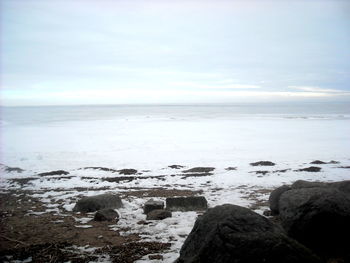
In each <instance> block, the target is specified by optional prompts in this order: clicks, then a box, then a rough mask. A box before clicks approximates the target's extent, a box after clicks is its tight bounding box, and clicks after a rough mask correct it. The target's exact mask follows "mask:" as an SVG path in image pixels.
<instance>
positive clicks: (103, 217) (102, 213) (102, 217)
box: [94, 208, 119, 222]
mask: <svg viewBox="0 0 350 263" xmlns="http://www.w3.org/2000/svg"><path fill="white" fill-rule="evenodd" d="M94 220H95V221H117V222H118V221H119V214H118V213H117V212H116V211H115V210H114V209H112V208H105V209H101V210H98V211H97V212H96V214H95V216H94Z"/></svg>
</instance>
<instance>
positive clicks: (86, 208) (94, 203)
mask: <svg viewBox="0 0 350 263" xmlns="http://www.w3.org/2000/svg"><path fill="white" fill-rule="evenodd" d="M122 206H123V204H122V200H121V199H120V197H119V196H118V195H113V194H102V195H95V196H89V197H83V198H82V199H80V200H79V201H78V202H77V203H76V205H75V207H74V208H73V211H74V212H83V213H88V212H95V211H97V210H100V209H104V208H120V207H122Z"/></svg>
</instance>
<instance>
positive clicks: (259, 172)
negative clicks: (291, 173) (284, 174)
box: [250, 171, 269, 175]
mask: <svg viewBox="0 0 350 263" xmlns="http://www.w3.org/2000/svg"><path fill="white" fill-rule="evenodd" d="M250 173H256V174H262V175H265V174H267V173H269V171H252V172H250Z"/></svg>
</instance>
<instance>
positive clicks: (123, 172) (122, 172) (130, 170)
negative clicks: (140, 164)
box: [118, 169, 137, 175]
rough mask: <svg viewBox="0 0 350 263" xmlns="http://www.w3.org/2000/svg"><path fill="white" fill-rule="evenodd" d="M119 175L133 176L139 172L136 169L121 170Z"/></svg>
mask: <svg viewBox="0 0 350 263" xmlns="http://www.w3.org/2000/svg"><path fill="white" fill-rule="evenodd" d="M118 172H119V174H124V175H131V174H137V170H135V169H121V170H118Z"/></svg>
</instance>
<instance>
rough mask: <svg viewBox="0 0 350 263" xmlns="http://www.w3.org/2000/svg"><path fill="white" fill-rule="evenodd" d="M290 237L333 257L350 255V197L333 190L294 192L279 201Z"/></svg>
mask: <svg viewBox="0 0 350 263" xmlns="http://www.w3.org/2000/svg"><path fill="white" fill-rule="evenodd" d="M279 214H280V220H281V223H282V226H283V227H284V229H285V230H286V231H287V233H288V235H290V236H291V237H293V238H295V239H296V240H298V241H299V242H300V243H302V244H304V245H305V246H307V247H309V248H311V249H312V250H313V251H315V252H316V253H317V254H319V255H321V256H323V257H325V258H329V257H334V256H344V255H346V254H347V253H349V249H350V247H349V243H350V242H349V237H350V224H349V222H350V198H348V196H347V195H346V194H345V193H343V192H341V191H339V190H337V189H336V188H333V187H314V188H301V189H292V190H289V191H286V192H284V193H283V194H282V195H281V197H280V200H279Z"/></svg>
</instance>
